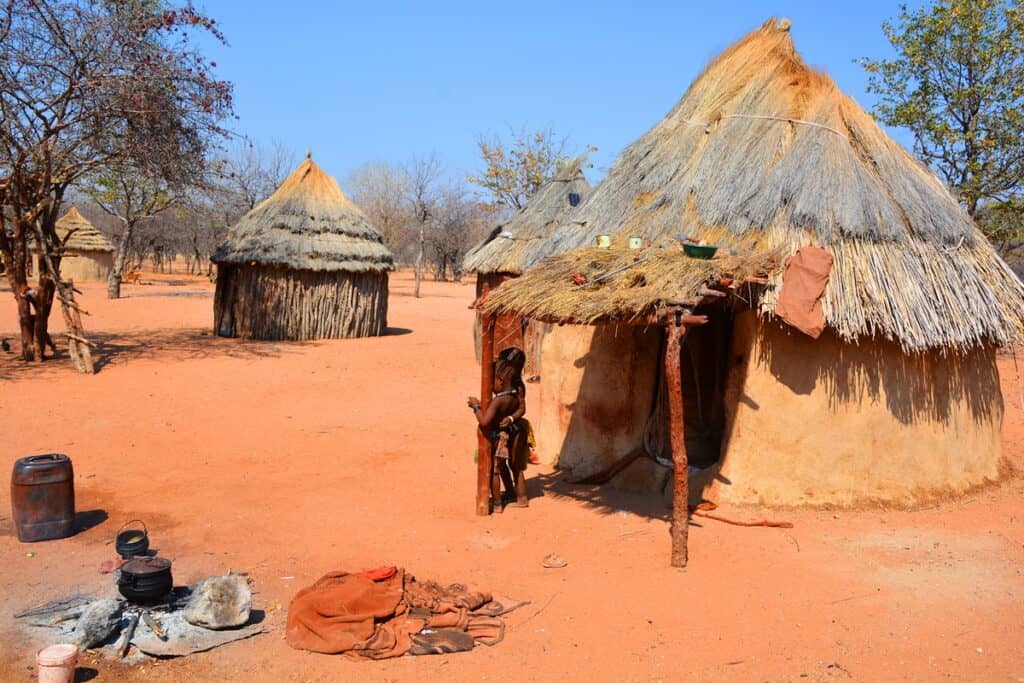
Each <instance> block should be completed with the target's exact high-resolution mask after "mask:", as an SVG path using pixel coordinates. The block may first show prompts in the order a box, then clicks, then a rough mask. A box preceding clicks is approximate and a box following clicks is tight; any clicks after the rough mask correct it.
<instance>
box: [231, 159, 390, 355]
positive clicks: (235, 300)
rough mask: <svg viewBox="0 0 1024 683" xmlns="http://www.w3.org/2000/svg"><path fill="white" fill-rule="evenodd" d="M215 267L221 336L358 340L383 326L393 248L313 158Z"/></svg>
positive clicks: (235, 233) (240, 231)
mask: <svg viewBox="0 0 1024 683" xmlns="http://www.w3.org/2000/svg"><path fill="white" fill-rule="evenodd" d="M213 261H214V263H216V264H217V270H218V275H217V290H216V294H215V297H214V319H215V320H214V328H215V330H216V332H217V334H219V335H221V336H226V337H246V338H252V339H290V340H299V339H323V338H339V337H362V336H371V335H379V334H382V333H383V332H384V330H385V329H386V327H387V303H388V272H389V271H391V270H392V269H393V268H394V264H393V260H392V256H391V252H389V251H388V249H387V247H385V246H384V238H383V237H382V235H381V234H380V232H378V231H377V229H376V228H375V227H374V226H373V225H372V224H371V223H370V220H369V219H368V218H367V217H366V215H365V214H364V213H363V212H362V211H361V210H360V209H359V207H357V206H356V205H355V204H353V203H352V202H351V201H350V200H349V199H348V198H347V197H346V196H345V195H344V193H342V191H341V188H340V187H338V183H337V182H336V181H335V180H334V179H333V178H331V177H330V176H328V175H327V174H326V173H324V171H323V170H322V169H321V168H320V167H319V166H317V165H316V164H315V163H313V160H312V159H310V158H308V157H307V158H306V160H305V161H303V162H302V163H301V164H299V166H298V168H296V169H295V172H294V173H292V175H291V176H289V177H288V178H287V179H286V180H285V181H284V183H282V185H281V187H279V188H278V189H277V191H276V192H274V194H272V195H271V196H270V197H269V198H268V199H266V200H264V201H263V202H262V203H260V204H259V205H257V206H256V207H255V208H254V209H253V210H252V211H250V212H249V213H247V214H246V215H245V216H243V217H242V219H241V220H240V221H239V222H238V223H237V224H236V225H235V226H234V227H233V228H232V229H231V231H230V232H229V233H228V236H227V239H226V240H225V241H224V243H223V244H221V245H220V246H219V247H218V248H217V250H216V252H215V253H214V255H213Z"/></svg>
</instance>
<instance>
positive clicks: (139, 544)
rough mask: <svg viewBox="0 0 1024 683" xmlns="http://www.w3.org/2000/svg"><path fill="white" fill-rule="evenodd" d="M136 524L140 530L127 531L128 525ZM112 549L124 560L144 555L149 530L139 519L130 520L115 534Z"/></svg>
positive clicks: (147, 546)
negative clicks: (139, 526)
mask: <svg viewBox="0 0 1024 683" xmlns="http://www.w3.org/2000/svg"><path fill="white" fill-rule="evenodd" d="M135 522H138V523H139V524H141V525H142V528H141V529H129V528H128V526H129V525H130V524H134V523H135ZM114 549H115V550H117V554H118V555H120V556H121V557H123V558H124V559H126V560H129V559H131V558H133V557H136V556H138V555H145V554H146V551H147V550H149V529H147V528H146V523H145V522H143V521H142V520H141V519H131V520H128V523H127V524H125V525H124V526H123V527H121V529H120V530H119V531H118V532H117V540H115V541H114Z"/></svg>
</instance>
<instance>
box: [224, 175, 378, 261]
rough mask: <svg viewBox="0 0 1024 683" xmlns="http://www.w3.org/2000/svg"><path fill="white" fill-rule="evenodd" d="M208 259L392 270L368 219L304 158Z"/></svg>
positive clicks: (240, 222)
mask: <svg viewBox="0 0 1024 683" xmlns="http://www.w3.org/2000/svg"><path fill="white" fill-rule="evenodd" d="M212 258H213V261H214V262H215V263H236V264H246V263H258V264H261V265H276V266H284V267H287V268H294V269H296V270H311V271H349V272H366V271H372V270H375V271H387V270H392V269H393V268H394V263H393V259H392V256H391V252H390V251H388V249H387V247H385V246H384V238H383V236H381V234H380V232H378V231H377V229H376V228H375V227H373V225H372V224H371V223H370V219H369V218H367V217H366V215H365V214H364V213H363V212H362V211H361V210H360V209H359V207H358V206H356V205H355V204H353V203H352V202H351V201H350V200H349V199H348V197H346V196H345V195H344V194H343V193H342V191H341V188H340V187H338V183H337V182H336V181H335V180H334V178H332V177H330V176H329V175H327V174H326V173H324V171H323V169H321V168H320V167H319V166H317V165H316V164H315V163H313V160H312V159H310V158H308V157H307V158H306V160H305V161H303V162H302V163H301V164H299V167H298V168H296V169H295V172H294V173H292V174H291V175H290V176H289V177H288V179H287V180H285V181H284V183H282V184H281V187H279V188H277V191H276V192H274V194H272V195H271V196H270V197H268V198H267V199H266V200H264V201H263V202H261V203H260V204H258V205H257V206H256V207H255V208H254V209H253V210H252V211H250V212H249V213H247V214H246V215H245V216H243V217H242V219H241V220H240V221H238V223H237V224H235V226H234V227H233V228H231V230H230V231H229V232H228V236H227V239H226V240H225V241H224V242H223V244H221V245H220V246H219V247H218V248H217V250H216V252H214V254H213V257H212Z"/></svg>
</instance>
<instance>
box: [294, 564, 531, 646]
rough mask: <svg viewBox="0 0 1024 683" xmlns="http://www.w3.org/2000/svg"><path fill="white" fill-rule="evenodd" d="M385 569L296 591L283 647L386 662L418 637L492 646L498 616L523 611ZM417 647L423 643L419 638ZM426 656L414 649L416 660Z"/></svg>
mask: <svg viewBox="0 0 1024 683" xmlns="http://www.w3.org/2000/svg"><path fill="white" fill-rule="evenodd" d="M388 569H389V568H382V569H378V570H371V571H368V572H363V573H362V574H349V573H347V572H332V573H330V574H327V575H326V576H324V577H323V578H321V579H320V580H319V581H317V582H316V583H314V584H313V585H312V586H310V587H308V588H303V589H302V590H300V591H299V592H298V593H297V594H296V595H295V597H294V598H292V602H291V604H290V605H289V606H288V620H287V624H286V627H285V638H286V640H287V641H288V644H289V645H291V646H292V647H293V648H296V649H301V650H312V651H313V652H322V653H326V654H337V653H345V654H346V656H348V657H351V658H355V659H386V658H389V657H400V656H402V655H404V654H406V653H407V652H409V651H410V650H411V649H412V648H413V645H414V639H413V636H414V635H415V634H419V633H420V632H421V631H424V632H425V633H427V634H429V632H430V631H438V630H452V629H454V630H457V631H460V632H463V633H466V634H468V635H469V636H471V637H472V638H473V640H474V642H477V643H480V644H483V645H494V644H496V643H499V642H501V640H502V638H504V635H505V622H504V621H503V620H502V619H501V617H500V615H501V614H505V613H507V612H509V611H511V610H512V609H515V608H516V607H519V606H521V605H522V604H525V603H512V602H511V601H508V600H506V601H504V602H505V605H502V604H499V603H496V602H495V601H494V600H493V598H492V596H491V594H490V593H485V592H481V591H469V590H468V589H467V588H466V587H465V586H462V585H459V584H453V585H451V586H448V587H447V588H444V587H442V586H441V585H440V584H437V583H435V582H433V581H424V582H418V581H416V579H415V578H413V577H411V576H406V574H405V571H404V570H402V569H398V570H397V571H394V572H391V571H387V570H388ZM376 577H381V578H379V579H377V580H374V579H375V578H376ZM420 645H421V646H426V645H427V641H424V640H423V639H422V638H421V639H420ZM443 649H444V648H440V647H439V650H440V651H443ZM429 651H431V648H429V647H421V648H420V651H419V652H418V654H427V653H428V652H429Z"/></svg>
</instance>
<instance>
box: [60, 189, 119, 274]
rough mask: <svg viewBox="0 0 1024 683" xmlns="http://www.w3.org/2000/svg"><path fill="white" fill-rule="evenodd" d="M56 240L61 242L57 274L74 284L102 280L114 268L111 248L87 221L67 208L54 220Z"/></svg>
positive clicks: (105, 239)
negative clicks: (61, 215) (60, 255)
mask: <svg viewBox="0 0 1024 683" xmlns="http://www.w3.org/2000/svg"><path fill="white" fill-rule="evenodd" d="M57 237H59V238H60V239H61V241H63V242H64V254H63V256H62V257H61V260H60V274H61V277H63V278H64V279H65V280H72V281H74V282H95V281H105V280H106V279H107V276H108V275H109V274H110V269H111V268H113V267H114V245H113V244H111V243H110V240H108V239H107V238H106V237H104V236H103V234H102V233H100V231H99V230H97V229H96V228H95V227H94V226H93V224H92V223H90V222H89V220H88V219H87V218H86V217H85V216H83V215H82V214H81V213H79V211H78V208H77V207H75V206H72V207H71V209H70V210H69V211H68V212H67V213H66V214H65V215H64V216H63V217H62V218H61V219H59V220H58V221H57Z"/></svg>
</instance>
